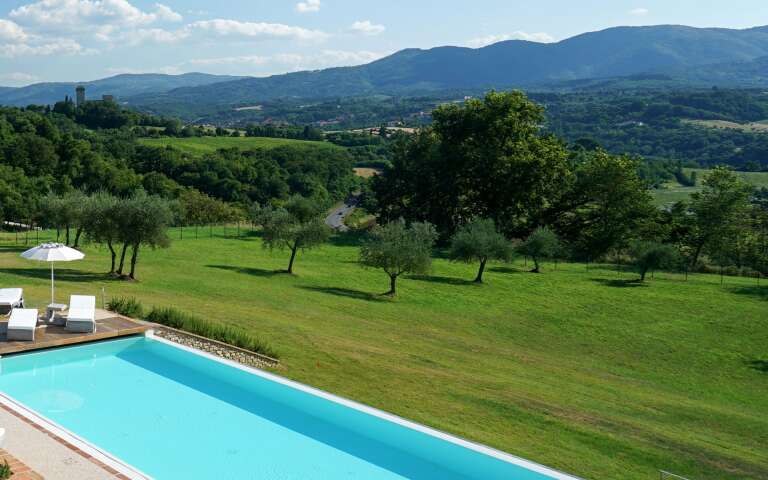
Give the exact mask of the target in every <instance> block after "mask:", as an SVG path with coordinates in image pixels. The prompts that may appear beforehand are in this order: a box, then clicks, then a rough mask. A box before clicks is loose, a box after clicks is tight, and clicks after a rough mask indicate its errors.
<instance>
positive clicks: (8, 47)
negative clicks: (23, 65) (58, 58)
mask: <svg viewBox="0 0 768 480" xmlns="http://www.w3.org/2000/svg"><path fill="white" fill-rule="evenodd" d="M94 52H95V51H94V50H92V49H86V48H83V46H82V45H80V44H79V43H77V42H76V41H74V40H72V39H68V38H62V39H58V40H56V41H52V42H49V43H33V44H27V43H15V44H14V43H7V44H0V57H5V58H14V57H22V56H47V55H77V54H91V53H94Z"/></svg>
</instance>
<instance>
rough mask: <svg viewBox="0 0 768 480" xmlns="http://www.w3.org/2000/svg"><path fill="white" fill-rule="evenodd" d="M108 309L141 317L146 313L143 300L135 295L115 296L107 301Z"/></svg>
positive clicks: (133, 316) (127, 315)
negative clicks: (134, 296)
mask: <svg viewBox="0 0 768 480" xmlns="http://www.w3.org/2000/svg"><path fill="white" fill-rule="evenodd" d="M107 309H108V310H110V311H112V312H115V313H119V314H120V315H125V316H126V317H131V318H141V317H142V316H143V315H144V307H143V306H142V305H141V302H140V301H138V300H136V299H135V298H133V297H113V298H112V299H111V300H110V301H109V303H107Z"/></svg>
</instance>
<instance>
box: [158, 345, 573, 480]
mask: <svg viewBox="0 0 768 480" xmlns="http://www.w3.org/2000/svg"><path fill="white" fill-rule="evenodd" d="M144 336H145V337H147V338H150V339H152V340H153V341H156V342H161V343H164V344H166V345H169V346H172V347H175V348H179V349H181V350H184V351H187V352H189V353H192V354H195V355H198V356H201V357H204V358H207V359H209V360H213V361H215V362H218V363H221V364H224V365H227V366H229V367H233V368H236V369H238V370H242V371H244V372H247V373H251V374H253V375H256V376H258V377H261V378H264V379H266V380H270V381H273V382H276V383H279V384H281V385H285V386H287V387H290V388H294V389H296V390H299V391H301V392H304V393H307V394H310V395H313V396H316V397H320V398H322V399H324V400H328V401H330V402H334V403H337V404H340V405H343V406H345V407H348V408H351V409H353V410H357V411H359V412H362V413H365V414H368V415H372V416H374V417H377V418H380V419H382V420H387V421H389V422H392V423H395V424H397V425H400V426H402V427H405V428H409V429H411V430H415V431H417V432H421V433H424V434H426V435H429V436H432V437H435V438H438V439H440V440H443V441H446V442H449V443H452V444H454V445H458V446H460V447H464V448H466V449H469V450H472V451H475V452H477V453H481V454H484V455H487V456H490V457H493V458H495V459H497V460H501V461H503V462H506V463H510V464H513V465H516V466H518V467H522V468H525V469H527V470H530V471H532V472H536V473H540V474H542V475H547V476H549V477H551V478H552V479H554V480H584V479H582V478H580V477H576V476H574V475H571V474H568V473H565V472H562V471H559V470H556V469H554V468H551V467H547V466H545V465H542V464H540V463H536V462H532V461H530V460H526V459H524V458H522V457H518V456H515V455H512V454H509V453H506V452H502V451H501V450H497V449H495V448H492V447H489V446H487V445H483V444H480V443H476V442H473V441H471V440H467V439H464V438H461V437H458V436H455V435H451V434H449V433H446V432H442V431H440V430H437V429H434V428H432V427H428V426H426V425H422V424H420V423H416V422H413V421H411V420H407V419H405V418H403V417H399V416H397V415H395V414H392V413H388V412H385V411H383V410H379V409H377V408H374V407H370V406H368V405H364V404H362V403H359V402H356V401H354V400H350V399H347V398H344V397H340V396H338V395H334V394H332V393H328V392H326V391H324V390H320V389H318V388H315V387H310V386H309V385H305V384H303V383H299V382H296V381H293V380H289V379H287V378H285V377H281V376H280V375H275V374H273V373H269V372H266V371H264V370H260V369H258V368H253V367H249V366H247V365H242V364H240V363H237V362H234V361H232V360H228V359H226V358H222V357H217V356H216V355H212V354H210V353H208V352H204V351H202V350H197V349H194V348H191V347H187V346H186V345H181V344H178V343H175V342H172V341H170V340H167V339H165V338H161V337H157V336H155V334H154V331H153V330H148V331H146V332H145V333H144Z"/></svg>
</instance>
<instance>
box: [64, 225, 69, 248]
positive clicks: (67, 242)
mask: <svg viewBox="0 0 768 480" xmlns="http://www.w3.org/2000/svg"><path fill="white" fill-rule="evenodd" d="M65 240H66V241H65V242H64V245H69V225H67V236H66V237H65Z"/></svg>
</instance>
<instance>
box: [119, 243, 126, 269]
mask: <svg viewBox="0 0 768 480" xmlns="http://www.w3.org/2000/svg"><path fill="white" fill-rule="evenodd" d="M126 250H128V242H125V243H124V244H123V251H122V253H120V267H119V268H118V269H117V274H118V275H122V274H123V267H124V266H125V251H126Z"/></svg>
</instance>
